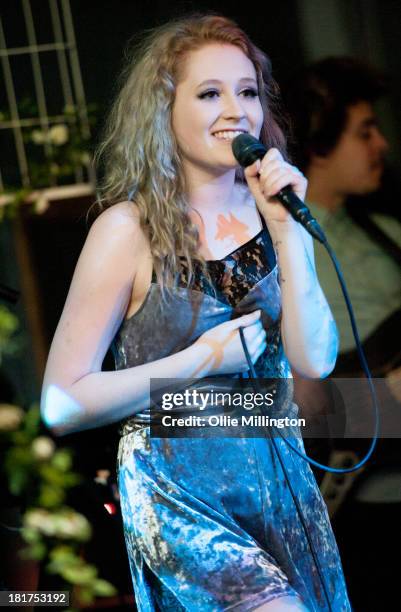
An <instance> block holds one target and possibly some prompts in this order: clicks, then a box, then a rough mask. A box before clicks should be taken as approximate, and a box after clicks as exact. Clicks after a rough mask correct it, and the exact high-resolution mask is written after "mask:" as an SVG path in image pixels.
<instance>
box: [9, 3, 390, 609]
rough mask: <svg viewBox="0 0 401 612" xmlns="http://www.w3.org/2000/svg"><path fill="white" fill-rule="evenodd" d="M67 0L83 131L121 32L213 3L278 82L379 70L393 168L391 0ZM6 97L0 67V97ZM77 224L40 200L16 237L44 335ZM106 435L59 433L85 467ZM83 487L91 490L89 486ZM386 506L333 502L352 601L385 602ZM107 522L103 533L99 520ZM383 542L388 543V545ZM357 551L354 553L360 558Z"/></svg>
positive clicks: (14, 278) (52, 70) (50, 328)
mask: <svg viewBox="0 0 401 612" xmlns="http://www.w3.org/2000/svg"><path fill="white" fill-rule="evenodd" d="M31 6H32V11H33V14H34V21H35V28H36V33H37V37H38V43H47V42H50V41H49V40H48V33H49V32H51V31H52V30H51V22H50V13H49V9H48V3H47V1H46V0H31ZM71 10H72V16H73V21H74V28H75V36H76V41H77V47H78V53H79V60H80V65H81V72H82V78H83V84H84V89H85V94H86V99H87V102H88V103H96V105H97V107H98V115H99V123H98V125H97V127H96V128H95V130H94V140H95V141H96V139H97V137H98V134H99V130H100V128H101V125H102V121H103V119H104V116H105V113H106V112H107V108H108V107H109V105H110V102H111V100H112V98H113V96H114V93H115V88H116V77H117V75H118V73H119V71H120V69H121V66H122V60H123V55H124V49H125V47H126V45H127V42H128V41H129V40H130V39H131V37H133V36H134V35H138V33H139V32H140V31H142V30H143V29H146V28H150V27H153V26H156V25H158V24H160V23H163V22H164V21H166V20H168V19H170V18H172V17H179V16H182V15H183V14H186V13H190V12H194V11H215V12H217V13H221V14H223V15H226V16H228V17H231V18H233V19H234V20H236V21H237V22H238V24H239V25H240V26H241V27H242V28H243V29H244V30H245V31H246V32H247V33H248V34H249V35H250V37H251V38H252V40H253V41H254V42H255V43H256V44H257V45H258V46H260V47H261V48H262V49H263V50H264V51H265V52H267V53H268V55H269V56H270V58H271V60H272V64H273V74H274V77H275V79H276V80H277V81H278V82H279V83H280V84H282V86H283V87H285V84H286V83H288V82H290V81H291V78H292V77H293V76H294V75H296V74H297V72H298V71H299V70H300V69H301V68H302V67H303V66H304V65H305V64H306V63H308V62H310V61H314V60H317V59H320V58H322V57H325V56H327V55H353V56H355V57H360V58H363V59H365V60H367V61H370V62H371V63H372V64H374V65H376V66H377V67H378V68H381V69H382V70H384V71H385V72H387V73H388V75H389V77H390V95H389V96H387V97H386V99H384V100H383V101H381V102H380V103H379V105H378V112H379V118H380V121H381V124H382V129H383V132H384V134H385V136H386V138H387V139H388V140H389V142H390V145H391V151H390V153H389V156H388V158H389V162H390V164H391V165H392V167H393V169H394V170H395V171H396V173H399V171H400V169H401V145H400V138H399V136H400V133H401V86H400V83H401V53H400V51H399V26H400V23H401V2H399V0H280V1H276V2H272V1H269V0H265V1H264V2H253V3H250V2H242V3H235V2H229V1H223V0H221V1H220V2H201V1H199V2H189V1H180V2H175V3H166V2H162V1H160V0H153V1H152V2H150V1H149V0H147V1H145V0H139V1H133V0H97V1H95V0H71ZM0 14H1V17H2V22H3V28H4V33H5V38H6V43H7V47H13V46H16V47H18V46H24V45H26V32H25V28H24V22H23V15H22V8H21V2H20V0H2V1H1V4H0ZM40 58H41V64H42V70H43V73H44V77H45V89H46V98H47V103H48V112H49V114H53V113H54V114H57V113H59V112H60V108H61V106H62V97H61V85H60V82H59V77H58V68H57V63H56V59H55V57H54V54H51V53H43V54H41V56H40ZM11 62H12V69H13V77H14V79H15V86H16V89H17V96H18V98H19V99H22V98H24V97H26V96H30V97H34V86H33V79H32V69H31V64H30V59H29V58H28V57H26V56H22V55H21V56H17V57H14V58H12V59H11ZM6 106H7V101H6V97H5V91H4V87H3V81H2V73H1V70H0V109H3V108H5V107H6ZM28 115H29V113H28V114H27V116H28ZM10 138H11V137H10V135H8V136H7V134H6V133H5V131H1V130H0V146H1V156H2V159H1V164H0V165H1V167H4V166H7V165H8V166H9V167H12V165H13V163H14V161H13V160H12V158H11V154H10V153H9V151H10V150H11V144H10V143H11V140H10ZM382 205H383V207H384V208H385V209H386V210H392V211H393V212H394V213H395V214H397V215H399V200H398V199H397V198H393V197H392V195H391V191H387V192H386V198H385V199H384V200H383V201H382ZM86 230H87V227H86V223H85V218H84V215H83V213H82V208H80V210H79V211H78V212H77V214H76V215H75V217H74V218H71V217H70V218H68V216H64V214H63V212H62V207H60V208H59V212H58V213H57V212H56V213H55V212H54V211H52V212H51V214H47V215H45V216H42V217H40V218H37V219H35V220H33V221H32V222H31V223H28V225H27V228H26V231H27V240H29V243H30V250H31V254H32V261H33V265H34V268H35V270H36V278H37V283H38V290H39V294H40V298H41V302H42V305H43V313H44V322H45V335H46V339H47V341H48V342H50V339H51V337H52V335H53V333H54V329H55V326H56V323H57V321H58V318H59V316H60V313H61V308H62V306H63V303H64V300H65V297H66V294H67V291H68V286H69V282H70V280H71V276H72V273H73V269H74V266H75V262H76V259H77V257H78V254H79V251H80V248H81V246H82V242H83V240H84V237H85V233H86ZM0 268H1V272H0V282H4V283H6V284H9V285H10V286H12V287H15V288H19V286H20V271H19V269H18V265H17V263H16V256H15V252H14V246H13V239H12V234H11V226H10V224H4V223H3V224H2V223H0ZM26 308H29V304H26V303H24V297H23V296H22V298H21V300H20V303H19V304H18V305H17V306H16V307H15V312H16V313H17V314H18V316H19V318H20V321H21V334H22V342H23V346H24V350H23V354H22V355H19V356H18V357H16V358H13V359H11V358H9V359H6V360H5V361H4V364H2V367H3V369H4V372H5V373H6V376H7V377H8V378H9V380H10V381H11V382H12V385H14V387H15V394H16V397H17V398H18V401H19V402H21V404H24V405H29V403H30V402H32V401H37V400H38V398H39V392H40V383H41V381H40V380H39V378H38V376H37V375H36V374H35V371H34V368H33V365H32V350H31V339H30V334H29V331H28V327H27V323H26V319H25V310H26ZM116 440H117V436H116V432H115V428H113V427H111V428H103V429H102V430H97V431H95V432H86V433H84V434H80V435H79V436H77V437H76V438H75V439H74V437H70V438H69V439H66V440H65V441H64V442H65V443H71V444H74V445H75V446H76V448H77V452H78V457H79V460H80V462H81V468H82V470H83V471H84V472H85V471H86V473H87V474H88V475H90V474H93V472H94V470H95V469H96V468H103V467H111V468H113V467H114V466H113V463H114V461H115V459H114V457H115V446H116ZM88 449H90V452H88ZM88 499H90V500H91V499H92V498H90V495H89V494H88ZM392 512H393V514H394V516H393V514H391V512H390V513H389V511H388V509H386V510H383V509H380V508H372V507H370V508H368V509H367V508H366V505H365V507H363V505H362V507H360V506H358V505H355V504H353V505H352V506H350V507H345V508H344V509H343V511H342V513H341V514H340V515H339V516H338V518H337V519H336V521H334V522H333V526H334V529H335V532H336V537H337V539H338V542H339V547H340V552H341V555H342V559H343V564H344V569H345V574H346V577H347V582H348V584H349V588H350V595H351V599H352V602H353V604H354V606H355V612H365V611H367V610H372V611H373V610H374V611H375V612H376V610H378V609H385V605H386V604H385V602H386V597H385V595H382V593H383V590H386V589H388V590H389V591H391V593H394V592H396V588H395V585H394V584H392V582H395V581H396V580H397V572H396V568H397V565H399V564H397V563H396V564H392V563H390V562H389V561H388V559H389V556H390V550H391V548H392V546H391V541H392V533H393V530H394V528H395V529H397V530H398V529H399V527H398V523H397V517H396V514H397V512H398V513H399V506H398V505H396V507H394V508H393V510H392ZM398 519H399V514H398ZM113 529H114V527H113ZM110 532H112V533H114V531H113V530H112V529H111V528H110ZM102 536H103V538H104V540H103V544H104V545H109V544H110V543H109V542H107V528H105V529H102ZM351 536H352V537H351ZM395 554H396V556H397V555H398V550H396V551H395ZM95 556H96V553H95ZM97 556H98V557H99V554H97ZM361 560H364V562H363V563H361ZM113 563H115V562H113ZM121 563H122V565H123V566H124V567H125V569H126V563H127V559H126V557H125V553H124V551H123V550H122V552H121ZM368 570H369V573H367V572H368ZM119 571H124V569H123V570H119ZM111 579H113V576H111ZM127 588H128V587H127ZM390 601H391V595H390V600H389V602H390ZM394 602H395V599H393V601H392V603H394ZM386 609H387V608H386ZM388 609H390V608H388Z"/></svg>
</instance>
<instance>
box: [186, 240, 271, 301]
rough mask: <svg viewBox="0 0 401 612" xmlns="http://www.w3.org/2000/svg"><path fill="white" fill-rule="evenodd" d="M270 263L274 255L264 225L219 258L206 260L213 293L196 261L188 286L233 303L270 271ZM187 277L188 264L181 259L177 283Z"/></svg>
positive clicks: (240, 298) (239, 299)
mask: <svg viewBox="0 0 401 612" xmlns="http://www.w3.org/2000/svg"><path fill="white" fill-rule="evenodd" d="M274 265H275V256H274V251H273V246H272V244H271V240H270V236H268V234H267V231H266V229H262V230H261V231H260V232H259V233H258V234H256V236H254V237H253V238H251V239H250V240H248V242H246V243H245V244H243V245H241V246H239V247H238V248H237V249H235V250H234V251H232V252H231V253H230V254H229V255H226V257H224V258H223V259H221V260H220V259H217V260H208V261H207V267H208V270H209V273H210V276H211V278H212V281H213V285H214V289H215V291H216V294H214V291H213V287H212V286H211V285H210V282H208V280H207V279H206V277H205V276H204V274H202V273H201V268H200V265H199V264H197V263H195V266H194V278H193V280H192V283H191V286H190V287H191V289H193V290H196V291H200V292H201V293H205V294H207V295H211V296H214V295H215V296H216V298H217V299H218V300H219V301H221V302H224V303H226V304H229V305H230V306H233V307H234V306H236V305H237V304H238V302H240V301H241V300H242V299H243V298H244V297H245V296H246V295H247V293H248V292H249V291H250V289H252V287H253V286H254V285H256V284H257V283H258V282H259V281H261V280H262V279H263V278H264V277H265V276H266V275H267V274H269V272H271V270H272V269H273V267H274ZM187 279H188V268H187V264H186V261H185V259H182V260H181V274H180V275H179V278H178V286H180V287H186V283H187Z"/></svg>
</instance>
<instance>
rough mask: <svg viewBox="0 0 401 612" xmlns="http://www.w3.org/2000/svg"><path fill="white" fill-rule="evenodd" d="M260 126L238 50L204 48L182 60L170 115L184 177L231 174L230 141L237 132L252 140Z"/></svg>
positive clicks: (254, 92)
mask: <svg viewBox="0 0 401 612" xmlns="http://www.w3.org/2000/svg"><path fill="white" fill-rule="evenodd" d="M262 124H263V110H262V106H261V103H260V100H259V96H258V85H257V80H256V71H255V68H254V66H253V64H252V62H251V61H250V60H249V59H248V57H247V56H246V55H245V54H244V53H243V51H242V50H241V49H240V48H239V47H235V46H233V45H228V44H221V43H210V44H208V45H206V46H204V47H202V48H200V49H198V50H196V51H192V52H190V53H189V54H188V56H187V57H186V59H185V62H184V66H183V73H182V74H181V80H180V81H179V82H178V85H177V88H176V96H175V100H174V105H173V112H172V127H173V131H174V134H175V137H176V139H177V143H178V146H179V149H180V152H181V155H182V158H183V162H184V169H185V170H186V171H188V170H190V169H191V168H192V169H194V168H202V169H203V170H206V171H210V172H211V173H213V174H216V172H217V173H221V172H225V171H227V170H233V169H235V168H236V167H237V166H238V163H237V161H236V160H235V158H234V156H233V153H232V150H231V142H232V139H233V138H234V137H235V136H237V135H238V134H239V133H242V132H249V133H250V134H252V135H253V136H256V137H257V138H258V137H259V134H260V130H261V127H262Z"/></svg>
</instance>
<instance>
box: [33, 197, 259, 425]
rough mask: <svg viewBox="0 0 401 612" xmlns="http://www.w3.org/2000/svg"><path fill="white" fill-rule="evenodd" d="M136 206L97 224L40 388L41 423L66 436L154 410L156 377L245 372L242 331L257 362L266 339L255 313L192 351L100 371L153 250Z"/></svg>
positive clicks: (109, 213)
mask: <svg viewBox="0 0 401 612" xmlns="http://www.w3.org/2000/svg"><path fill="white" fill-rule="evenodd" d="M144 240H145V238H144V235H143V232H142V230H141V228H140V225H139V220H138V218H137V216H136V215H135V213H134V208H133V205H132V204H124V203H123V204H118V205H115V206H112V207H111V208H109V209H107V210H106V211H105V212H103V213H102V214H101V215H100V216H99V217H98V219H97V220H96V221H95V223H94V224H93V225H92V227H91V230H90V232H89V234H88V237H87V240H86V242H85V245H84V248H83V250H82V252H81V255H80V257H79V260H78V263H77V266H76V269H75V272H74V277H73V279H72V283H71V287H70V290H69V293H68V296H67V300H66V303H65V306H64V310H63V313H62V315H61V318H60V321H59V324H58V327H57V329H56V333H55V335H54V338H53V342H52V345H51V349H50V353H49V358H48V362H47V366H46V371H45V377H44V382H43V388H42V397H41V412H42V417H43V420H44V422H45V423H46V425H47V426H48V427H50V428H51V429H52V430H53V432H54V433H56V434H58V435H61V434H65V433H70V432H73V431H78V430H82V429H88V428H92V427H98V426H101V425H107V424H109V423H112V422H115V421H119V420H121V419H124V418H126V417H128V416H130V415H133V414H135V413H136V412H138V411H140V410H143V409H144V408H146V407H147V406H148V404H149V381H150V379H151V378H160V379H162V378H197V377H204V376H208V375H210V374H225V373H228V372H235V371H241V370H243V371H245V370H246V369H247V364H246V360H245V357H244V353H243V350H242V346H241V343H240V339H239V334H238V327H239V326H240V325H242V326H244V327H246V329H245V334H246V336H245V337H246V340H247V344H248V346H249V348H250V352H251V356H252V359H253V360H254V361H256V359H257V358H258V356H259V355H260V354H261V352H262V350H263V342H264V339H265V335H264V332H263V330H262V328H261V324H260V321H259V319H258V316H257V313H253V314H250V315H245V316H243V317H240V318H238V319H235V320H233V321H228V322H226V323H223V324H221V325H218V326H217V327H215V328H213V330H209V331H208V332H206V333H205V334H203V335H202V336H201V337H200V338H199V339H198V340H197V341H196V342H195V343H194V344H193V345H191V346H189V347H188V348H186V349H184V350H182V351H180V352H178V353H176V354H174V355H171V356H169V357H165V358H163V359H159V360H157V361H153V362H150V363H146V364H143V365H140V366H136V367H133V368H128V369H126V370H118V371H115V372H102V371H101V367H102V363H103V359H104V357H105V354H106V352H107V349H108V348H109V346H110V344H111V342H112V340H113V338H114V336H115V334H116V332H117V330H118V328H119V326H120V324H121V322H122V320H123V318H124V315H125V313H126V310H127V308H128V305H129V302H130V298H131V293H132V287H133V283H134V282H135V276H136V271H137V269H138V267H139V266H140V265H141V263H142V262H143V253H146V252H148V249H147V248H146V245H145V243H144Z"/></svg>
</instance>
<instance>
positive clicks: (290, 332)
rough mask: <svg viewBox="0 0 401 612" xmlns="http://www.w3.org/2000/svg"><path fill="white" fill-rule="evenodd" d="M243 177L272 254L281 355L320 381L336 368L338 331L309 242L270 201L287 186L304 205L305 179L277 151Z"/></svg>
mask: <svg viewBox="0 0 401 612" xmlns="http://www.w3.org/2000/svg"><path fill="white" fill-rule="evenodd" d="M245 176H246V178H247V181H248V185H249V188H250V190H251V192H252V194H253V196H254V198H255V200H256V204H257V206H258V209H259V211H260V213H261V214H262V215H263V217H264V219H265V221H266V224H267V227H268V229H269V232H270V235H271V238H272V241H273V245H274V248H275V251H276V255H277V260H278V266H279V274H280V286H281V294H282V322H281V332H282V339H283V344H284V350H285V353H286V355H287V358H288V360H289V362H290V365H291V366H292V367H293V368H294V369H295V370H296V371H297V372H298V373H299V374H301V375H302V376H305V377H307V378H323V377H325V376H327V375H328V374H330V372H331V371H332V369H333V367H334V365H335V361H336V357H337V351H338V334H337V328H336V325H335V322H334V319H333V316H332V314H331V311H330V308H329V305H328V304H327V301H326V298H325V296H324V294H323V291H322V289H321V287H320V284H319V281H318V278H317V275H316V269H315V262H314V255H313V241H312V237H311V236H310V235H309V234H308V233H307V232H306V230H305V229H304V228H303V227H302V226H301V225H300V224H299V223H297V222H296V221H294V219H293V218H292V217H291V215H290V214H289V213H288V211H287V210H286V209H285V208H284V206H283V205H282V204H280V203H279V202H278V201H277V200H276V199H275V198H274V195H275V194H276V193H278V192H279V191H280V189H282V188H283V187H286V186H287V185H291V186H292V188H293V190H294V192H295V193H296V195H297V196H298V197H299V198H300V199H301V200H304V198H305V192H306V187H307V181H306V178H305V177H304V176H303V174H302V173H301V172H300V171H299V170H298V169H297V168H295V167H294V166H291V165H290V164H288V163H287V162H285V161H284V160H283V158H282V156H281V154H280V152H279V151H278V150H277V149H270V150H269V151H268V153H267V154H266V155H265V157H264V158H263V159H262V160H261V161H258V162H255V164H253V165H252V166H249V167H248V168H247V169H246V171H245Z"/></svg>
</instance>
